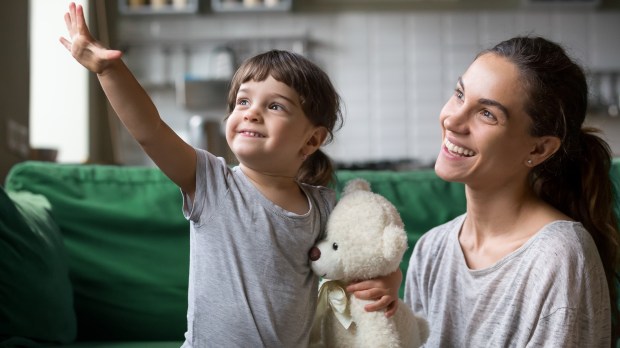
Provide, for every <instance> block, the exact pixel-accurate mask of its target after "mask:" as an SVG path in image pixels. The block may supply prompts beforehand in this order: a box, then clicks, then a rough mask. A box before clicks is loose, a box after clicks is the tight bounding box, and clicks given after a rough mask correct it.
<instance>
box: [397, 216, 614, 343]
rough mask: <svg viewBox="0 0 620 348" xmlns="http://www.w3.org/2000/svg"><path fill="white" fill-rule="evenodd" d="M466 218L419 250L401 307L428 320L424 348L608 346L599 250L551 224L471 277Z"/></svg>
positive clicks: (430, 235)
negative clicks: (463, 242)
mask: <svg viewBox="0 0 620 348" xmlns="http://www.w3.org/2000/svg"><path fill="white" fill-rule="evenodd" d="M464 220H465V215H462V216H460V217H457V218H456V219H454V220H452V221H450V222H448V223H446V224H444V225H441V226H439V227H436V228H434V229H432V230H431V231H429V232H427V233H426V234H424V235H423V236H422V238H421V239H420V240H419V241H418V242H417V243H416V245H415V248H414V251H413V254H412V256H411V259H410V261H409V268H408V270H407V275H406V285H405V302H406V303H408V304H409V305H410V306H411V307H412V309H413V310H414V311H415V312H418V313H420V314H422V315H423V316H425V317H426V319H427V320H428V322H429V325H430V337H429V339H428V341H427V343H426V347H494V348H495V347H554V348H555V347H589V348H590V347H606V348H607V347H609V346H610V342H611V314H610V301H609V293H608V288H607V281H606V278H605V272H604V270H603V266H602V263H601V259H600V257H599V254H598V251H597V249H596V245H595V244H594V241H593V240H592V237H591V236H590V234H589V233H588V232H587V231H586V230H585V229H584V227H583V226H582V225H581V224H580V223H578V222H571V221H555V222H552V223H550V224H548V225H546V226H545V227H543V228H542V229H541V230H540V231H538V233H537V234H536V235H535V236H533V237H532V238H530V240H528V241H527V242H526V243H525V244H524V245H522V246H521V247H520V248H519V249H518V250H516V251H514V252H513V253H511V254H509V255H507V256H506V257H504V258H503V259H501V260H500V261H498V262H497V263H496V264H494V265H493V266H491V267H488V268H485V269H479V270H471V269H469V268H468V267H467V265H466V263H465V258H464V255H463V252H462V249H461V247H460V244H459V241H458V237H459V233H460V230H461V226H462V225H463V221H464Z"/></svg>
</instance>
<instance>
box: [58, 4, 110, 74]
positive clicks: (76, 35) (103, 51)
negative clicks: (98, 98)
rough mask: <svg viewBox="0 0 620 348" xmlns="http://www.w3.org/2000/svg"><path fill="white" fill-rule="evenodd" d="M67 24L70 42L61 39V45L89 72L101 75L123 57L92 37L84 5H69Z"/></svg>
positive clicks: (66, 16) (66, 15) (66, 14)
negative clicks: (87, 24)
mask: <svg viewBox="0 0 620 348" xmlns="http://www.w3.org/2000/svg"><path fill="white" fill-rule="evenodd" d="M65 23H66V24H67V30H68V31H69V39H70V40H67V39H65V38H64V37H61V38H60V43H62V44H63V46H65V47H66V48H67V50H69V52H71V55H72V56H73V57H74V58H75V59H76V60H77V61H78V62H79V63H80V64H82V65H83V66H84V67H86V68H87V69H88V70H90V71H92V72H95V73H97V74H101V73H103V72H104V71H105V69H106V68H107V67H109V66H110V64H111V63H112V62H113V61H115V60H117V59H119V58H120V57H121V56H122V52H121V51H117V50H109V49H107V48H105V47H104V46H103V45H101V44H100V43H99V42H97V41H96V40H95V39H94V38H93V37H92V35H91V34H90V31H88V27H87V26H86V21H85V20H84V9H83V8H82V5H77V6H76V5H75V3H70V4H69V12H67V13H65Z"/></svg>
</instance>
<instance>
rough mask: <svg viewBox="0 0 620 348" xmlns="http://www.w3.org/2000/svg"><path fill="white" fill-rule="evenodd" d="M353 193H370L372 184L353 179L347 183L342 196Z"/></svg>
mask: <svg viewBox="0 0 620 348" xmlns="http://www.w3.org/2000/svg"><path fill="white" fill-rule="evenodd" d="M353 191H370V183H369V182H368V181H366V180H364V179H361V178H357V179H353V180H351V181H349V182H347V184H346V185H345V187H344V190H343V191H342V194H343V195H347V194H349V193H351V192H353Z"/></svg>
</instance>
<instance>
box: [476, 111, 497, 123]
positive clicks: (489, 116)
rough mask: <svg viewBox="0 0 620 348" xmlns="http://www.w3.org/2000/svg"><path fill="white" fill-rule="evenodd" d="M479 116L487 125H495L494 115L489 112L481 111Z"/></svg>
mask: <svg viewBox="0 0 620 348" xmlns="http://www.w3.org/2000/svg"><path fill="white" fill-rule="evenodd" d="M480 114H481V115H482V118H483V119H484V120H485V121H486V122H489V123H496V122H497V118H496V117H495V115H493V113H492V112H490V111H489V110H482V111H481V112H480Z"/></svg>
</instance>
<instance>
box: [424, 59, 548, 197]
mask: <svg viewBox="0 0 620 348" xmlns="http://www.w3.org/2000/svg"><path fill="white" fill-rule="evenodd" d="M525 102H526V92H525V89H524V88H523V87H522V83H521V81H520V78H519V71H518V69H517V67H516V66H515V65H514V64H513V63H511V62H510V61H508V60H507V59H506V58H503V57H500V56H497V55H495V54H484V55H482V56H480V57H478V58H477V59H476V60H475V61H474V62H473V63H472V64H471V66H470V67H469V68H468V69H467V71H466V72H465V74H464V75H463V76H462V77H461V78H459V79H458V82H457V85H456V89H455V92H454V94H453V95H452V97H451V98H450V99H449V100H448V102H447V103H446V104H445V105H444V107H443V109H442V110H441V115H440V117H439V121H440V123H441V127H442V134H443V143H442V148H441V151H440V153H439V156H438V157H437V162H436V163H435V171H436V173H437V174H438V175H439V176H440V177H442V178H443V179H445V180H448V181H456V182H463V183H465V184H467V185H468V186H470V187H475V186H480V187H487V188H493V187H503V186H504V185H507V184H509V183H515V182H518V183H519V184H521V183H523V182H524V180H525V178H526V177H527V173H528V172H529V168H528V166H527V165H526V163H527V160H528V159H529V157H530V153H531V151H533V150H534V148H535V146H536V142H535V140H536V138H535V137H532V136H530V134H529V129H530V125H531V119H530V117H529V116H528V115H527V114H526V113H525V111H524V105H525Z"/></svg>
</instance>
